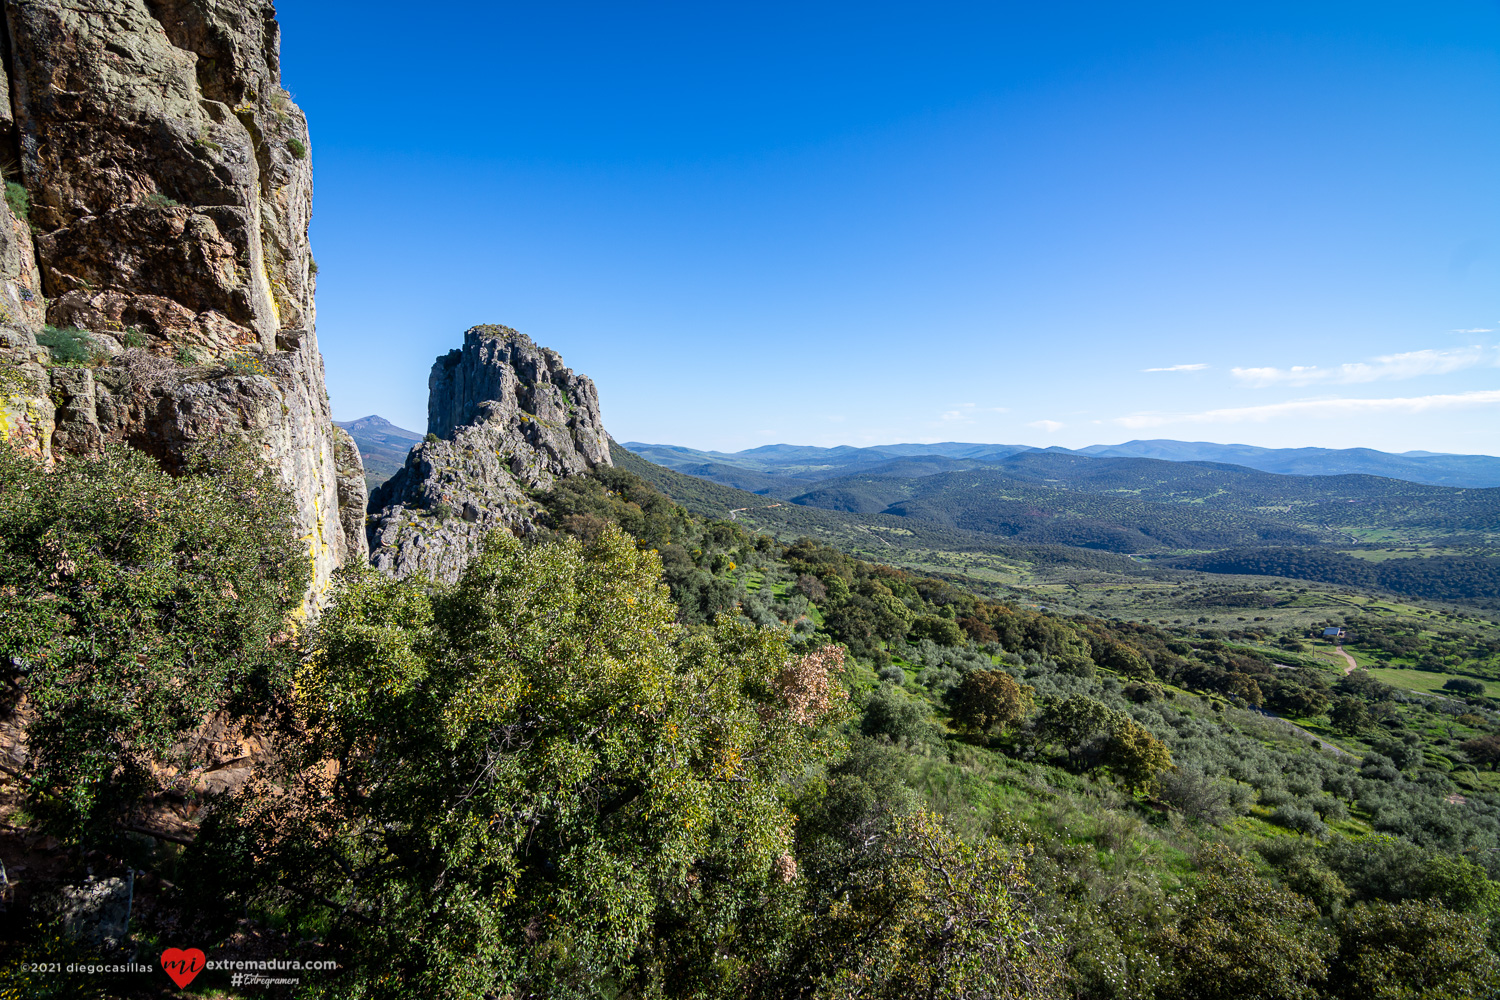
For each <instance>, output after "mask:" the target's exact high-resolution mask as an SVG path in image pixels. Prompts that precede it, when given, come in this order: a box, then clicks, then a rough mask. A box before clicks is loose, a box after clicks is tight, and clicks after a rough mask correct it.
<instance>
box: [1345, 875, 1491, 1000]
mask: <svg viewBox="0 0 1500 1000" xmlns="http://www.w3.org/2000/svg"><path fill="white" fill-rule="evenodd" d="M1338 933H1339V952H1338V956H1337V958H1336V959H1335V961H1334V963H1333V965H1334V968H1333V974H1332V976H1331V977H1330V982H1329V986H1330V991H1329V995H1330V996H1333V997H1338V998H1340V1000H1469V998H1471V997H1491V996H1495V995H1496V994H1497V992H1500V958H1497V957H1496V955H1495V953H1494V952H1493V951H1490V950H1489V949H1487V948H1486V947H1485V933H1486V927H1485V925H1484V924H1483V923H1482V922H1481V921H1477V920H1475V919H1473V918H1472V917H1468V916H1465V915H1463V914H1459V913H1454V912H1452V911H1451V910H1448V909H1446V908H1444V907H1442V906H1439V905H1437V904H1434V903H1429V902H1421V901H1418V900H1408V901H1406V902H1402V903H1397V904H1395V905H1392V904H1389V903H1384V902H1375V903H1364V904H1360V905H1358V906H1354V907H1351V908H1350V909H1348V910H1347V911H1345V913H1344V915H1343V917H1342V919H1340V921H1339V924H1338Z"/></svg>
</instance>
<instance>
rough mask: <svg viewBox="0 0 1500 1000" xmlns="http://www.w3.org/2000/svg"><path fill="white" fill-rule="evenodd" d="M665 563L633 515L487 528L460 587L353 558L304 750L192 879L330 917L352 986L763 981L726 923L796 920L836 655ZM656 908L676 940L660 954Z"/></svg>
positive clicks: (218, 839)
mask: <svg viewBox="0 0 1500 1000" xmlns="http://www.w3.org/2000/svg"><path fill="white" fill-rule="evenodd" d="M660 579H661V564H660V562H659V561H658V559H657V557H656V555H655V554H654V553H651V552H649V551H640V550H638V549H637V547H636V544H635V542H634V541H632V540H631V539H629V538H628V537H627V536H626V535H625V534H624V533H623V532H621V531H620V530H619V529H618V528H617V527H615V526H610V527H609V528H607V529H606V530H605V531H604V532H603V533H602V534H601V535H600V536H599V538H598V539H597V540H596V541H595V542H594V543H593V544H591V545H589V546H587V547H585V546H583V545H581V544H579V543H578V542H577V541H576V540H573V539H571V538H568V539H564V540H562V541H558V542H554V543H551V544H541V545H530V546H526V545H523V544H522V543H521V542H520V541H519V540H517V539H514V538H512V537H510V536H509V535H508V534H507V533H505V532H501V531H497V532H493V533H492V534H491V535H490V536H488V538H487V539H486V541H485V547H484V550H483V552H482V553H481V554H480V555H479V556H477V557H476V558H475V559H474V560H473V561H471V562H470V563H469V564H468V566H467V567H465V569H464V572H463V575H462V577H461V578H460V580H459V582H458V583H457V584H456V585H455V586H453V587H446V588H441V589H435V588H431V587H429V586H425V585H423V584H421V583H419V582H417V581H415V580H410V579H409V580H407V581H401V582H397V581H392V580H389V579H387V578H384V577H381V576H380V575H379V574H377V573H375V572H374V571H371V570H368V569H360V570H352V569H351V570H349V571H347V572H345V573H344V574H343V575H342V576H341V577H340V579H339V581H338V582H337V583H336V585H335V591H334V593H333V595H332V596H333V603H332V605H331V607H329V608H328V609H327V610H325V611H324V612H323V615H322V617H321V618H320V619H319V621H318V623H317V625H316V632H315V634H314V636H313V641H314V649H315V655H314V656H310V657H309V658H308V659H307V661H306V665H305V667H304V669H303V670H302V671H301V672H300V673H299V675H298V678H297V691H298V696H299V697H298V701H297V707H298V711H299V718H298V720H297V724H296V725H295V726H293V727H291V731H290V732H288V734H287V736H286V739H285V741H284V742H283V743H281V744H278V749H280V750H281V751H282V753H281V756H282V759H283V760H284V761H285V768H284V769H283V770H282V771H281V773H279V774H277V775H276V777H275V779H274V786H275V787H274V789H273V787H270V786H268V787H267V788H265V789H263V790H253V789H252V790H247V793H246V795H245V797H244V798H242V799H240V800H239V802H238V803H232V802H227V801H226V802H224V803H223V806H222V807H221V809H222V811H220V812H219V813H218V815H219V816H221V817H223V819H222V820H221V822H220V824H219V826H218V827H217V828H216V830H215V831H214V834H215V835H214V836H213V837H211V838H210V837H204V836H200V838H199V842H198V843H197V844H195V846H194V848H193V849H192V850H191V852H190V854H189V857H188V858H186V859H185V861H184V868H185V869H186V874H185V875H184V877H183V882H184V884H192V885H199V886H206V887H208V888H210V889H213V890H215V891H218V892H221V893H224V894H225V895H228V896H230V897H231V898H230V899H226V900H224V904H225V905H224V907H223V909H222V910H221V911H220V912H233V909H231V907H233V908H234V909H242V908H243V906H244V905H245V904H246V903H255V904H272V903H277V904H280V905H282V906H286V907H288V908H289V910H290V914H289V916H290V918H291V919H292V920H293V923H294V926H295V925H296V922H297V921H304V920H318V919H321V920H324V921H326V922H327V923H328V924H329V925H331V926H330V927H329V930H328V931H327V933H326V935H325V936H324V939H325V940H327V941H329V942H330V944H335V945H336V946H338V947H341V948H343V949H346V950H347V952H348V953H349V954H350V955H351V958H352V959H353V961H351V963H350V971H349V973H348V975H347V977H346V978H345V979H344V980H343V981H342V982H341V983H340V989H339V990H338V992H339V993H340V995H346V996H355V995H362V996H368V997H377V996H389V997H395V996H403V997H405V996H422V997H448V998H459V997H465V998H475V1000H477V998H480V997H493V996H505V995H511V996H549V997H560V996H573V997H579V996H600V995H617V994H618V995H626V996H663V995H698V996H704V995H709V994H710V992H711V987H722V988H723V990H724V992H725V993H741V994H742V993H744V992H746V991H744V990H740V989H731V988H730V987H733V986H736V985H739V984H736V983H733V982H730V983H724V982H723V978H722V977H723V976H724V975H725V974H734V972H733V970H729V969H726V968H725V966H724V963H723V962H722V950H721V949H722V944H723V942H724V941H725V940H726V937H725V935H726V934H729V933H733V934H734V935H735V938H736V939H737V942H738V944H737V946H738V947H742V948H744V949H745V950H744V952H743V954H748V955H757V954H761V953H764V952H766V951H768V950H770V948H771V945H770V944H769V943H768V942H767V941H766V940H765V938H766V936H768V935H770V934H772V933H775V932H776V930H777V929H778V928H781V927H784V926H787V925H788V924H789V923H791V922H792V917H791V915H790V914H788V913H786V908H787V907H788V906H789V905H791V904H792V902H793V901H794V900H795V897H796V893H795V890H793V889H792V888H791V886H792V884H793V883H794V882H795V881H797V880H798V863H797V861H796V859H795V858H794V857H793V855H792V853H791V852H792V848H793V847H794V843H793V824H794V822H795V820H794V817H793V816H792V814H791V813H790V812H789V811H788V808H787V806H786V804H785V802H784V795H785V794H786V793H787V792H788V791H789V788H790V787H792V786H793V783H795V782H800V781H801V780H802V779H803V776H804V775H805V774H806V773H807V772H808V771H809V770H810V769H812V768H814V767H821V766H822V765H823V764H824V763H826V762H828V760H829V758H830V757H832V756H833V753H832V752H831V751H832V750H833V747H834V746H835V745H836V744H838V743H840V742H841V738H840V737H839V736H838V735H837V733H838V728H839V726H838V724H839V723H840V722H841V721H842V706H841V705H837V704H835V703H834V701H833V700H831V699H829V698H825V697H824V694H828V693H831V692H832V691H833V690H834V689H838V690H839V693H840V694H842V689H841V686H840V685H839V682H838V679H837V678H836V677H829V676H828V675H827V671H831V670H833V669H835V668H836V667H837V657H835V656H830V655H822V656H820V657H818V658H817V663H816V664H814V663H813V662H812V661H813V659H814V658H812V657H804V658H802V659H801V660H799V661H795V662H794V663H789V651H788V649H787V647H786V641H785V636H784V634H783V633H782V632H781V631H779V630H773V629H757V628H755V626H753V625H752V624H751V623H750V622H749V621H747V620H746V619H745V618H744V617H743V616H740V615H734V614H725V615H720V616H719V618H718V619H717V620H716V622H715V623H714V624H713V625H712V626H709V627H707V628H704V629H702V630H699V631H696V632H694V633H692V634H689V633H687V632H686V630H682V629H680V628H678V627H677V626H675V625H674V624H673V619H674V618H675V617H676V613H677V609H676V608H675V607H674V606H673V605H672V602H671V598H670V595H669V593H668V590H667V588H666V587H664V586H662V585H661V582H660ZM815 665H821V668H822V669H823V670H824V671H825V675H824V677H823V679H822V683H817V682H816V681H817V679H816V678H814V677H812V676H811V674H810V671H811V670H812V669H813V668H814V666H815ZM789 667H790V668H791V669H790V670H789V669H788V668H789ZM283 748H284V749H283ZM335 774H336V775H338V778H337V780H329V779H330V777H331V776H332V775H335ZM251 858H253V863H252V862H251V861H250V860H249V859H251ZM226 859H228V860H229V861H230V862H231V864H232V867H231V868H229V869H227V870H228V871H230V872H232V873H233V874H234V876H235V877H234V879H230V878H226V877H225V873H226V867H225V864H224V862H225V860H226ZM189 877H191V879H192V881H191V882H189ZM330 900H334V901H336V903H337V905H338V908H337V909H331V908H330V905H329V901H330ZM236 904H237V905H236ZM661 928H671V929H672V930H671V938H670V940H671V942H672V948H673V950H672V951H671V952H670V955H671V960H670V961H669V962H668V961H663V962H657V961H645V962H643V961H641V956H642V955H643V954H645V953H646V949H648V948H654V947H658V942H659V940H660V939H659V938H657V937H656V933H657V931H658V930H659V929H661ZM459 956H463V957H462V958H460V957H459ZM454 963H460V964H462V965H463V966H464V969H463V972H462V974H461V975H455V972H454ZM748 971H749V970H748V967H747V968H746V969H745V970H744V971H742V972H740V973H739V975H744V974H745V973H746V972H748ZM599 982H603V983H606V984H609V986H610V987H611V989H610V990H609V991H608V992H604V991H601V990H598V989H595V988H593V987H594V986H595V984H596V983H599ZM393 984H394V985H393Z"/></svg>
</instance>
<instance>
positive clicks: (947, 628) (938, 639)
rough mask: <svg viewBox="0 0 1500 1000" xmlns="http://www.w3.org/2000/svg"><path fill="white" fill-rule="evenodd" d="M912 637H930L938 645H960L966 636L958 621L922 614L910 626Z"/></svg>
mask: <svg viewBox="0 0 1500 1000" xmlns="http://www.w3.org/2000/svg"><path fill="white" fill-rule="evenodd" d="M911 635H912V638H913V639H931V640H932V641H933V642H935V643H937V644H938V645H939V646H962V645H963V644H964V640H965V639H966V638H967V637H966V636H965V635H964V630H963V629H961V628H959V627H958V622H956V621H954V620H953V619H951V618H943V617H940V616H938V615H923V616H922V617H920V618H918V619H917V620H916V621H915V622H913V623H912V626H911Z"/></svg>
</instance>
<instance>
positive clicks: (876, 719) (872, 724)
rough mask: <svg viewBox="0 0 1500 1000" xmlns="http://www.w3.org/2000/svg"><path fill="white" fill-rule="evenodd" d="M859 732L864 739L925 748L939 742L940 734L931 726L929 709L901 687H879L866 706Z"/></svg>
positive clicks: (935, 727)
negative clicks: (871, 738) (875, 739)
mask: <svg viewBox="0 0 1500 1000" xmlns="http://www.w3.org/2000/svg"><path fill="white" fill-rule="evenodd" d="M860 732H862V733H864V734H865V735H866V736H885V737H888V738H889V739H890V740H891V741H893V742H895V743H903V744H906V745H908V746H914V747H927V746H932V745H935V744H938V743H941V742H942V733H941V732H940V731H939V730H938V728H937V726H936V725H935V724H934V723H933V721H932V718H931V710H930V709H928V707H927V703H926V702H925V701H919V700H917V699H915V698H913V697H911V696H910V695H908V694H907V693H906V692H905V691H903V690H902V689H900V688H894V687H891V686H889V685H882V686H881V687H880V689H879V690H877V691H876V692H875V693H874V694H872V695H871V696H870V701H869V703H868V704H866V705H865V717H864V719H863V720H862V721H861V722H860Z"/></svg>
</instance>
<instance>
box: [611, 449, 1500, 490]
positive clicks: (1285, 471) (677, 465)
mask: <svg viewBox="0 0 1500 1000" xmlns="http://www.w3.org/2000/svg"><path fill="white" fill-rule="evenodd" d="M625 447H626V448H628V449H630V450H631V451H633V452H635V453H636V454H638V455H641V456H642V457H644V458H647V459H650V460H651V461H653V462H656V463H657V464H659V465H664V466H666V467H667V468H669V469H675V470H677V471H678V472H685V473H687V474H689V475H693V476H699V477H702V478H705V479H712V480H713V481H715V482H720V483H724V484H725V485H729V486H735V487H737V488H739V489H743V490H749V491H750V492H753V493H770V494H777V495H782V494H787V487H788V485H789V483H788V480H795V481H800V482H802V483H810V482H817V481H819V480H824V479H831V478H835V477H839V476H845V475H850V474H853V473H858V472H865V471H870V470H872V469H875V468H877V467H879V466H882V465H885V464H887V463H890V462H893V461H896V460H900V459H905V460H912V459H946V460H948V461H950V462H952V461H957V462H963V463H976V464H977V463H994V462H1002V461H1004V460H1005V459H1008V458H1010V457H1011V456H1013V455H1019V454H1021V453H1023V452H1037V453H1047V454H1059V455H1076V456H1080V457H1085V458H1153V459H1159V460H1165V461H1170V462H1212V463H1216V464H1220V465H1237V466H1241V467H1243V468H1247V469H1255V470H1257V471H1260V472H1275V473H1280V474H1282V475H1293V476H1340V475H1367V476H1383V477H1385V478H1387V479H1401V480H1405V481H1407V482H1412V483H1425V484H1428V485H1431V486H1458V487H1469V488H1487V487H1493V486H1500V458H1495V457H1492V456H1489V455H1447V454H1437V453H1433V452H1425V451H1409V452H1405V453H1404V454H1399V455H1397V454H1391V453H1390V452H1383V451H1375V450H1374V449H1371V448H1338V449H1335V448H1257V447H1255V446H1253V445H1247V444H1213V443H1211V442H1207V441H1162V440H1156V441H1127V442H1125V443H1124V444H1116V445H1090V446H1089V447H1087V448H1079V449H1076V450H1075V449H1069V448H1056V447H1053V448H1031V447H1028V446H1027V445H1014V444H970V443H964V442H957V441H945V442H940V443H938V444H892V445H875V446H873V447H869V448H855V447H851V446H848V445H843V446H840V447H837V448H815V447H811V446H808V445H789V444H772V445H763V446H762V447H759V448H750V449H747V450H745V451H737V452H720V451H698V450H695V449H692V448H683V447H680V446H678V445H661V444H644V443H641V442H635V441H630V442H626V443H625ZM969 467H971V468H972V467H974V465H970V466H969ZM952 468H953V467H952V466H944V467H942V468H937V467H934V468H933V470H932V471H933V472H937V471H951V470H952ZM921 474H922V473H920V472H918V471H916V469H912V470H911V471H908V472H906V475H921Z"/></svg>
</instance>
